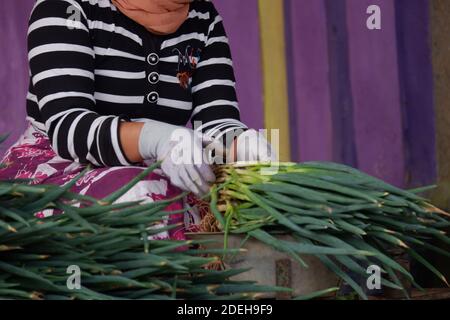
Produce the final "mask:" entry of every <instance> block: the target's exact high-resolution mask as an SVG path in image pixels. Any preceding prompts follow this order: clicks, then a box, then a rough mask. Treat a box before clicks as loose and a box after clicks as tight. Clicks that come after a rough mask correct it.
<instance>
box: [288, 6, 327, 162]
mask: <svg viewBox="0 0 450 320" xmlns="http://www.w3.org/2000/svg"><path fill="white" fill-rule="evenodd" d="M286 15H287V16H288V17H287V22H288V23H287V29H288V30H287V31H288V32H287V34H288V39H287V41H286V42H287V43H289V46H288V50H290V52H289V53H288V55H289V57H290V61H288V73H289V78H290V79H289V84H290V98H291V101H290V110H289V112H290V115H291V130H292V131H293V136H294V137H295V139H291V140H292V142H291V144H292V149H293V152H292V154H293V156H292V157H293V159H294V160H297V161H308V160H332V158H333V156H332V139H333V138H332V122H331V121H332V119H331V110H330V101H331V100H330V88H329V79H328V72H329V67H328V43H327V25H326V13H325V5H324V1H311V0H290V1H287V3H286Z"/></svg>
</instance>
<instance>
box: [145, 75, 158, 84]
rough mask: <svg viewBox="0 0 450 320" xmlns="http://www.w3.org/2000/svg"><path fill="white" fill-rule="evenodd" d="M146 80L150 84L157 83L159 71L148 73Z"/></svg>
mask: <svg viewBox="0 0 450 320" xmlns="http://www.w3.org/2000/svg"><path fill="white" fill-rule="evenodd" d="M148 82H150V83H151V84H157V83H158V82H159V73H158V72H152V73H150V74H149V75H148Z"/></svg>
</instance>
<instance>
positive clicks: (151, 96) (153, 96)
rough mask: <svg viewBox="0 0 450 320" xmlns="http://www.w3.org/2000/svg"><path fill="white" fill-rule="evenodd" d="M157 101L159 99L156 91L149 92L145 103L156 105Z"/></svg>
mask: <svg viewBox="0 0 450 320" xmlns="http://www.w3.org/2000/svg"><path fill="white" fill-rule="evenodd" d="M158 99H159V94H158V92H156V91H153V92H150V93H149V94H148V95H147V101H148V102H150V103H156V102H158Z"/></svg>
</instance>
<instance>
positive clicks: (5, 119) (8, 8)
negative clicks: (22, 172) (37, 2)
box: [0, 0, 34, 154]
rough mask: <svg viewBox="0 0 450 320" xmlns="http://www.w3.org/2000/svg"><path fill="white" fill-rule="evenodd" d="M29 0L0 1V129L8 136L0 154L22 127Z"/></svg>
mask: <svg viewBox="0 0 450 320" xmlns="http://www.w3.org/2000/svg"><path fill="white" fill-rule="evenodd" d="M33 3H34V1H32V0H2V1H0V30H1V32H0V44H1V51H0V61H2V67H1V68H0V90H1V108H2V110H4V111H5V112H3V113H2V116H1V117H0V132H1V133H11V136H10V137H9V139H8V140H7V142H5V143H4V144H3V145H1V146H0V154H1V153H2V152H3V151H4V149H5V148H6V146H7V145H9V144H11V143H13V142H14V141H15V140H17V138H18V137H19V136H20V134H22V132H23V131H24V128H25V97H26V92H27V90H28V65H27V52H26V35H27V22H28V17H29V14H30V11H31V8H32V6H33Z"/></svg>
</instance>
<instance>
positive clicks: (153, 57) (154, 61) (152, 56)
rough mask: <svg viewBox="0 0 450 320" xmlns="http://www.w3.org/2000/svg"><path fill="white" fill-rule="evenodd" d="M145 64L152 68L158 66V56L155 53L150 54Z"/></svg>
mask: <svg viewBox="0 0 450 320" xmlns="http://www.w3.org/2000/svg"><path fill="white" fill-rule="evenodd" d="M147 62H148V63H149V64H151V65H152V66H154V65H156V64H158V62H159V56H158V55H157V54H156V53H150V54H149V55H148V57H147Z"/></svg>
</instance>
